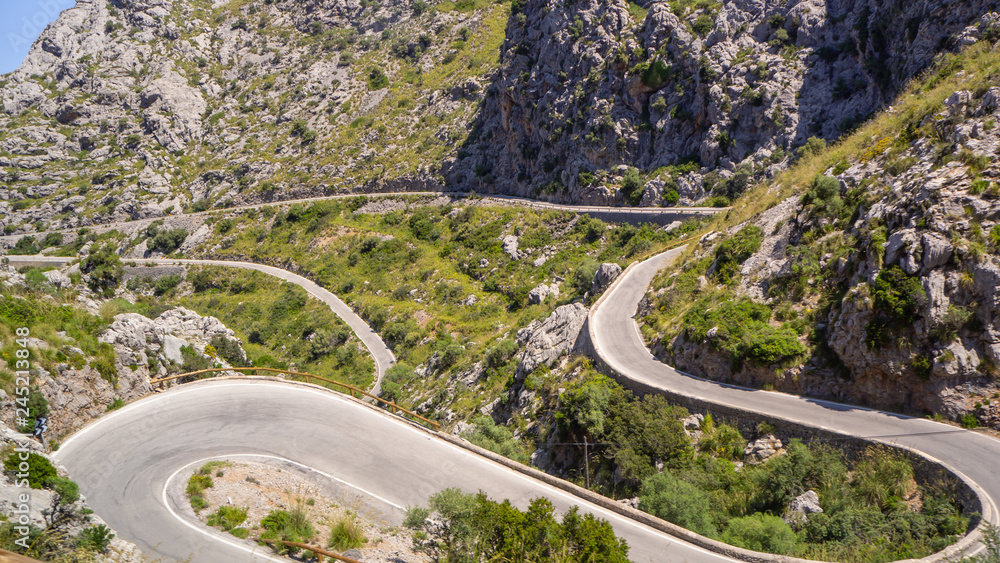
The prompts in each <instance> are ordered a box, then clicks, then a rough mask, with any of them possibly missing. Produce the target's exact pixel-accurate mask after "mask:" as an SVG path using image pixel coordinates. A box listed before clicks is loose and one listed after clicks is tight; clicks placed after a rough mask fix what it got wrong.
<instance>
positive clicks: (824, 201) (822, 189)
mask: <svg viewBox="0 0 1000 563" xmlns="http://www.w3.org/2000/svg"><path fill="white" fill-rule="evenodd" d="M802 205H812V206H813V213H814V214H817V215H820V216H823V217H837V216H839V215H840V213H841V212H842V211H843V209H844V200H843V199H842V198H841V197H840V180H837V179H836V178H834V177H833V176H825V175H823V174H818V175H817V176H816V178H814V179H813V183H812V187H810V188H809V191H807V192H806V193H805V195H803V196H802Z"/></svg>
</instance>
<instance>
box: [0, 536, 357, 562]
mask: <svg viewBox="0 0 1000 563" xmlns="http://www.w3.org/2000/svg"><path fill="white" fill-rule="evenodd" d="M257 541H262V542H264V543H266V544H268V545H273V544H276V543H280V544H282V545H286V546H288V547H297V548H299V549H304V550H306V551H311V552H312V553H313V555H316V556H323V555H326V556H327V557H332V558H334V559H336V560H337V561H343V562H344V563H361V561H358V560H357V559H351V558H350V557H344V556H343V555H340V554H339V553H334V552H332V551H327V550H325V549H323V548H320V547H316V546H314V545H309V544H307V543H299V542H297V541H285V540H265V539H259V540H257ZM0 563H3V561H2V560H0Z"/></svg>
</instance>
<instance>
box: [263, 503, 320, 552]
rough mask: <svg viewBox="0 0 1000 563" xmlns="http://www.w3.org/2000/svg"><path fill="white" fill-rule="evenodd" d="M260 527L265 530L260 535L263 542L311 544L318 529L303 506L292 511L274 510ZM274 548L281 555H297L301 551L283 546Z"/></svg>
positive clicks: (276, 545) (273, 545) (274, 545)
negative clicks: (277, 541)
mask: <svg viewBox="0 0 1000 563" xmlns="http://www.w3.org/2000/svg"><path fill="white" fill-rule="evenodd" d="M260 527H261V528H263V529H264V533H262V534H261V535H260V539H262V540H282V541H289V542H300V543H309V542H310V541H311V540H312V539H313V537H314V536H315V535H316V529H315V528H314V527H313V525H312V522H310V521H309V518H308V516H307V515H306V512H305V509H304V508H303V507H302V506H296V507H295V508H293V509H292V510H272V511H271V512H270V513H268V515H267V516H265V517H264V518H262V519H261V521H260ZM272 547H273V548H274V549H275V551H277V552H278V553H281V554H288V555H295V554H296V553H298V551H299V550H298V549H297V548H294V547H287V546H284V545H282V544H272Z"/></svg>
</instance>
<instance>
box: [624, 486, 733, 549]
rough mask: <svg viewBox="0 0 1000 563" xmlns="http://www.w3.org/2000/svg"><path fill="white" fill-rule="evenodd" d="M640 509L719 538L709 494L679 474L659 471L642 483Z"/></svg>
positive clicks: (702, 533) (693, 530) (704, 534)
mask: <svg viewBox="0 0 1000 563" xmlns="http://www.w3.org/2000/svg"><path fill="white" fill-rule="evenodd" d="M639 496H640V498H641V501H640V505H639V508H641V509H642V510H644V511H646V512H648V513H650V514H653V515H655V516H658V517H660V518H663V519H664V520H666V521H668V522H673V523H674V524H677V525H678V526H681V527H684V528H687V529H688V530H691V531H692V532H697V533H699V534H701V535H703V536H709V537H715V536H716V534H717V532H716V529H715V525H714V524H713V523H712V518H711V514H712V507H711V505H710V503H711V501H710V500H709V497H708V494H706V493H705V492H704V491H702V490H701V489H699V488H698V487H696V486H695V485H692V484H691V483H688V482H686V481H682V480H680V479H678V478H677V477H675V476H674V475H673V474H671V473H657V474H655V475H651V476H650V477H647V478H646V479H645V480H644V481H643V482H642V489H641V490H640V492H639Z"/></svg>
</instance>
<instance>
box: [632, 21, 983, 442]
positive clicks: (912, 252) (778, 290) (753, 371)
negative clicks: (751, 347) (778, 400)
mask: <svg viewBox="0 0 1000 563" xmlns="http://www.w3.org/2000/svg"><path fill="white" fill-rule="evenodd" d="M991 21H993V20H992V19H991ZM991 33H992V32H991ZM998 110H1000V91H998V92H992V91H990V90H986V91H975V92H974V91H971V90H961V91H958V92H955V93H954V94H953V95H951V96H950V97H948V98H947V101H946V103H944V104H943V105H942V106H941V109H940V111H939V112H938V113H936V114H934V115H931V116H928V117H927V118H926V120H925V125H926V126H927V127H928V129H933V130H934V131H935V132H936V133H935V135H941V138H942V139H944V140H945V141H946V142H948V143H952V144H953V145H954V147H955V149H954V150H955V155H961V158H962V159H963V160H955V161H952V162H947V163H944V164H941V163H940V161H939V160H938V157H937V156H936V155H937V154H938V153H936V152H935V151H937V150H939V148H938V146H939V145H938V144H937V142H936V141H935V140H932V139H930V138H917V139H914V140H913V141H912V142H910V143H909V144H908V145H906V146H905V147H903V150H902V151H901V152H899V151H892V150H890V149H889V145H888V141H885V142H883V143H882V146H881V148H880V147H874V148H872V149H870V152H871V153H872V154H874V156H873V157H872V158H871V159H869V160H867V161H864V159H857V160H856V161H845V163H844V164H842V165H840V166H833V167H831V168H829V169H827V170H825V171H823V172H822V173H823V174H824V175H827V176H830V177H833V178H835V179H836V180H837V184H839V188H840V189H839V194H835V195H837V196H839V197H841V198H850V197H853V196H856V195H857V194H859V193H864V194H865V198H866V199H865V202H864V203H860V204H858V205H857V206H856V210H855V211H856V212H855V214H854V216H853V217H852V218H851V220H850V221H844V222H841V223H840V224H839V225H835V224H834V222H833V221H832V218H831V216H830V213H829V212H828V211H824V210H823V209H821V208H820V207H819V206H817V205H813V204H809V203H807V204H803V201H802V199H801V198H800V197H793V198H789V199H787V200H785V201H784V202H781V203H779V204H777V205H774V206H773V207H771V208H770V209H768V210H767V211H764V212H762V213H760V214H759V215H757V216H755V217H754V218H753V219H752V223H753V225H754V226H756V227H758V228H760V230H761V233H762V235H763V236H762V238H763V240H762V241H761V244H760V247H759V249H758V250H757V251H756V252H755V253H754V254H753V255H752V256H750V257H748V258H747V259H746V260H745V261H744V262H743V263H742V265H741V268H740V275H739V287H738V288H737V289H735V290H734V291H733V295H732V298H749V299H751V300H753V301H756V302H757V303H759V304H763V305H766V306H767V307H768V309H769V310H770V313H771V315H772V316H771V318H770V319H768V322H769V323H770V325H771V326H772V327H779V326H780V327H781V328H783V329H786V330H792V331H793V332H796V330H795V329H793V328H792V327H793V326H794V325H795V324H796V322H795V319H796V318H803V317H806V318H810V320H809V321H808V322H807V326H806V327H805V328H806V330H801V329H799V330H798V331H797V332H798V336H797V337H796V338H798V340H799V342H800V343H806V342H808V343H809V344H808V346H807V348H808V350H809V353H807V354H806V355H805V356H803V357H799V358H795V359H793V360H790V361H789V362H787V363H786V364H785V365H783V366H781V367H780V369H770V370H769V369H765V368H763V367H761V366H757V365H755V364H754V363H753V362H746V361H744V362H742V363H740V364H739V365H734V362H733V361H732V360H733V357H731V354H730V353H729V352H728V351H727V350H726V347H725V346H723V345H721V344H723V343H722V342H720V341H719V335H720V334H724V331H721V330H719V331H716V330H715V329H714V328H712V327H709V329H710V330H707V333H708V334H707V335H706V337H705V338H702V339H700V341H692V340H694V339H691V338H689V334H688V331H685V330H683V329H681V330H679V331H677V332H676V333H674V334H672V335H671V338H670V339H669V340H668V342H669V349H666V348H665V347H662V345H661V347H660V348H656V347H655V346H654V350H655V351H656V353H658V354H660V355H661V356H662V357H664V359H665V360H666V361H668V362H671V363H672V364H674V365H676V366H678V368H679V369H683V370H685V371H687V372H690V373H692V374H695V375H698V376H701V377H707V378H711V379H714V380H720V381H732V382H736V383H740V384H745V385H751V386H763V385H767V386H772V387H773V388H775V389H778V390H781V391H785V392H790V393H798V394H803V395H809V396H817V397H823V398H832V399H835V400H839V401H843V402H847V403H852V404H862V405H867V406H872V407H878V408H889V409H896V410H903V411H905V412H911V413H914V414H916V413H927V412H929V413H936V414H940V415H942V416H946V417H948V418H950V419H952V420H960V419H962V418H963V417H965V416H966V415H973V416H975V417H978V418H979V419H980V424H997V422H996V420H997V418H996V417H995V413H994V412H993V411H992V410H990V409H985V408H982V407H983V405H989V404H990V403H991V402H992V401H993V400H994V399H995V398H996V396H997V394H998V393H1000V379H998V377H997V373H998V371H997V367H996V366H1000V246H998V243H997V241H998V240H1000V183H998V182H997V180H996V179H997V178H998V177H1000V169H998V167H997V165H996V163H995V162H994V160H993V158H992V155H994V154H996V152H997V151H998V149H1000V131H998V130H997V129H996V127H995V123H996V122H997V120H998V119H1000V111H998ZM949 146H951V145H949ZM880 151H881V152H880ZM956 158H958V157H956ZM845 166H846V167H845ZM842 201H844V200H843V199H842ZM744 226H746V224H741V225H736V226H733V227H732V228H731V229H730V231H729V232H728V233H718V234H717V235H714V236H716V237H717V238H715V239H713V238H711V237H709V236H705V237H703V238H702V240H701V242H700V245H699V247H698V248H699V250H697V252H698V257H699V258H706V259H707V258H710V257H711V253H712V252H713V251H714V249H715V248H716V245H717V244H718V242H719V239H718V237H724V236H727V235H733V234H735V233H736V232H737V231H738V230H739V229H740V228H742V227H744ZM817 233H825V234H822V235H819V236H817ZM706 274H709V272H706ZM709 275H710V274H709ZM668 283H669V282H668ZM710 285H711V281H710V280H709V279H708V278H707V277H705V278H699V279H698V281H697V286H698V289H699V290H705V289H708V288H709V287H710ZM654 289H655V290H656V291H654V292H652V293H651V294H649V295H648V297H649V299H650V305H649V306H648V308H650V309H654V310H655V308H656V307H657V306H659V305H662V301H658V299H660V297H659V296H660V295H661V294H660V293H658V292H659V291H663V292H665V294H666V295H667V296H668V297H669V294H670V288H669V287H662V288H654ZM823 299H829V301H828V303H830V306H829V308H828V309H825V310H819V309H817V308H814V307H816V304H817V303H818V301H817V300H823ZM806 331H808V332H809V336H808V337H806ZM664 336H666V335H664ZM654 342H657V340H656V339H654ZM658 342H663V338H662V337H661V338H660V339H659V341H658ZM820 343H821V344H820Z"/></svg>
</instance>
